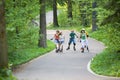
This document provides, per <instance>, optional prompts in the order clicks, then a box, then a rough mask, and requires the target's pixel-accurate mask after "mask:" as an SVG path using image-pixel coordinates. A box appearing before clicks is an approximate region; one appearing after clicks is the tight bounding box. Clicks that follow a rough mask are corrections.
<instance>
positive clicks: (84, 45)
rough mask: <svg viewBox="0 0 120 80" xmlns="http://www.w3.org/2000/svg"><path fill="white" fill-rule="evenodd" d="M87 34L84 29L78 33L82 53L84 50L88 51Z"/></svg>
mask: <svg viewBox="0 0 120 80" xmlns="http://www.w3.org/2000/svg"><path fill="white" fill-rule="evenodd" d="M87 38H88V33H87V32H86V31H85V29H84V28H83V29H82V30H81V31H80V42H81V44H82V47H81V52H82V53H83V52H84V49H85V48H87V50H88V51H89V48H88V40H87Z"/></svg>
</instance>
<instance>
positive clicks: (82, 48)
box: [81, 40, 85, 52]
mask: <svg viewBox="0 0 120 80" xmlns="http://www.w3.org/2000/svg"><path fill="white" fill-rule="evenodd" d="M81 44H82V47H81V50H82V51H81V52H84V47H85V42H84V40H81Z"/></svg>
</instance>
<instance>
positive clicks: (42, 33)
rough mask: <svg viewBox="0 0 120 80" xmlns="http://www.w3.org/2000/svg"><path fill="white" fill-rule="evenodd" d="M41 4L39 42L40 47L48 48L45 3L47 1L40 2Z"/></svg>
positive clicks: (40, 0)
mask: <svg viewBox="0 0 120 80" xmlns="http://www.w3.org/2000/svg"><path fill="white" fill-rule="evenodd" d="M39 2H40V30H39V40H38V46H39V47H43V48H46V47H47V42H46V9H45V2H46V0H39Z"/></svg>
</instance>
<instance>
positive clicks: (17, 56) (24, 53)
mask: <svg viewBox="0 0 120 80" xmlns="http://www.w3.org/2000/svg"><path fill="white" fill-rule="evenodd" d="M47 43H48V47H47V48H38V47H37V46H36V45H34V46H31V48H27V47H26V48H25V49H19V50H17V51H16V52H13V53H10V54H9V63H12V64H13V66H16V65H20V64H23V63H26V62H28V61H30V60H32V59H34V58H36V57H38V56H41V55H43V54H45V53H47V52H49V51H51V50H53V49H54V48H55V46H54V43H53V42H51V41H47ZM32 47H33V48H32Z"/></svg>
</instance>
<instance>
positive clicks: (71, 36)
mask: <svg viewBox="0 0 120 80" xmlns="http://www.w3.org/2000/svg"><path fill="white" fill-rule="evenodd" d="M69 36H70V39H69V42H68V48H67V49H66V50H69V49H70V45H71V43H72V42H73V45H74V46H73V49H74V51H75V50H76V48H75V45H76V42H75V36H76V37H78V36H77V35H76V33H75V32H74V30H72V31H71V33H70V34H69Z"/></svg>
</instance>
